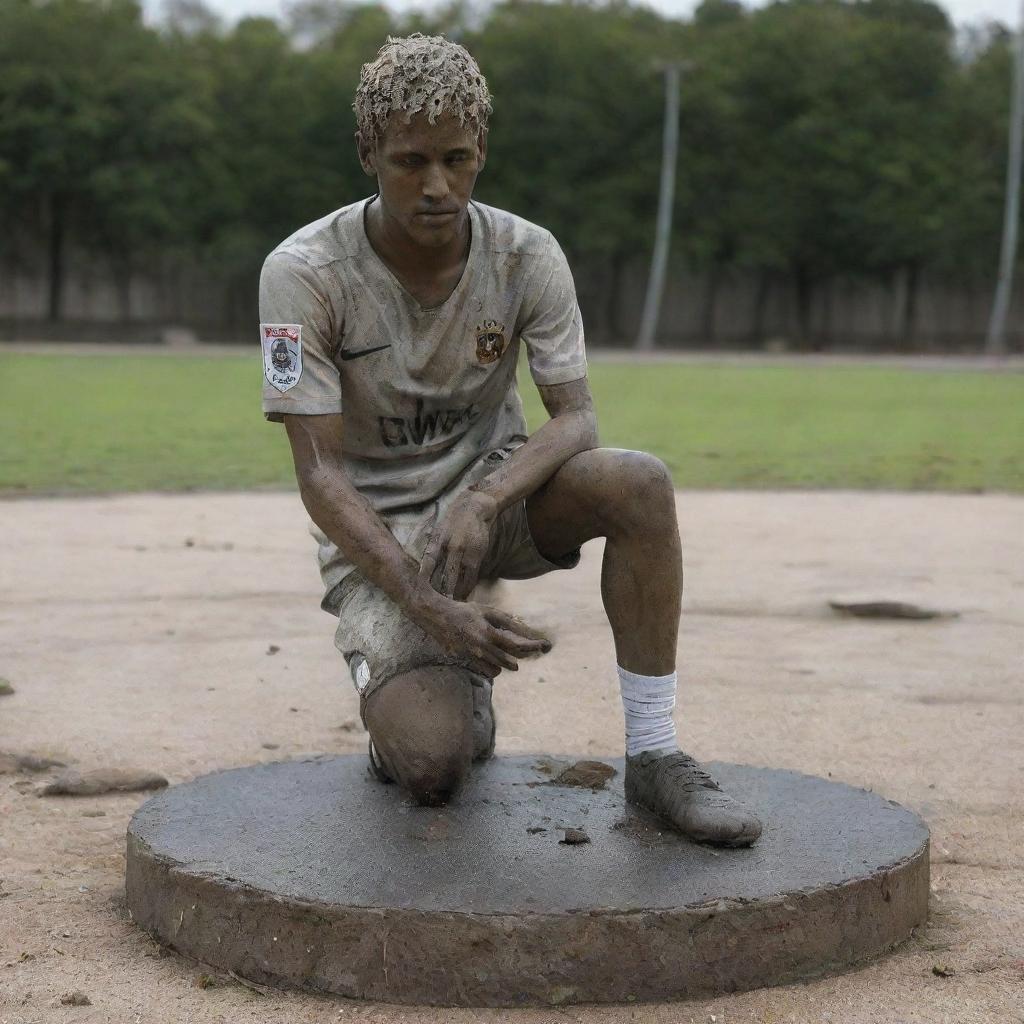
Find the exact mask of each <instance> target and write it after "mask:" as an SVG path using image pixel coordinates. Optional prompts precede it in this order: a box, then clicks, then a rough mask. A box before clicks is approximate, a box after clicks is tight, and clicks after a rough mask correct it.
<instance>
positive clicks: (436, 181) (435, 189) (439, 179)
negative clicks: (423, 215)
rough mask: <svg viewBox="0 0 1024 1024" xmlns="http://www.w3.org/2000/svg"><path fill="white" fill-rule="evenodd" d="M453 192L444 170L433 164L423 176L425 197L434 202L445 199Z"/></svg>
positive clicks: (437, 164)
mask: <svg viewBox="0 0 1024 1024" xmlns="http://www.w3.org/2000/svg"><path fill="white" fill-rule="evenodd" d="M450 191H451V189H449V187H448V179H447V178H446V177H445V173H444V168H443V167H442V166H441V165H440V164H439V163H431V164H428V165H427V168H426V170H425V172H424V174H423V195H424V197H425V198H427V199H430V200H432V201H434V202H439V201H440V200H442V199H444V198H445V197H446V196H447V195H448V193H449V192H450Z"/></svg>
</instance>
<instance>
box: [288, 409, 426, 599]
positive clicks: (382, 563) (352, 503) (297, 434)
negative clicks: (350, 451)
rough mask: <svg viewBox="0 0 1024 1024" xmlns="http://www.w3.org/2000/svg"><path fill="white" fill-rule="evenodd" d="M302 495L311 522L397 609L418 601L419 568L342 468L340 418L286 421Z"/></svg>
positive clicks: (326, 417) (310, 417)
mask: <svg viewBox="0 0 1024 1024" xmlns="http://www.w3.org/2000/svg"><path fill="white" fill-rule="evenodd" d="M284 425H285V429H286V430H287V432H288V441H289V442H290V443H291V447H292V458H293V460H294V462H295V476H296V478H297V480H298V483H299V494H300V495H301V497H302V503H303V505H305V506H306V511H307V512H308V513H309V516H310V518H311V519H312V520H313V522H314V523H316V525H317V526H319V527H320V529H321V530H323V532H324V533H325V534H326V535H327V537H328V538H329V539H330V540H331V541H333V543H335V544H336V545H337V546H338V548H339V549H340V550H341V551H342V552H343V553H344V555H345V557H346V558H348V559H349V561H350V562H351V563H352V564H353V565H354V566H355V567H356V568H357V569H358V570H359V571H360V572H361V573H362V574H363V575H364V576H365V577H366V578H367V579H368V580H370V581H371V582H372V583H373V584H375V585H376V586H378V587H380V589H381V590H383V591H384V593H385V594H387V595H388V597H390V598H391V600H392V601H394V602H395V603H396V604H397V605H399V607H401V608H403V609H408V608H409V607H410V606H412V605H414V604H415V603H416V602H417V600H419V599H420V597H421V595H420V593H419V592H420V590H421V588H420V585H419V581H418V578H417V573H418V572H419V565H418V564H417V562H416V559H414V558H413V557H412V556H411V555H410V554H408V553H407V552H406V551H405V550H403V548H402V546H401V544H399V543H398V541H397V540H395V538H394V535H393V534H392V533H391V531H390V530H389V529H388V528H387V527H386V526H385V525H384V522H383V521H382V520H381V518H380V516H379V515H377V513H376V512H375V511H374V510H373V507H372V506H371V505H370V503H369V502H368V501H367V500H366V498H364V497H363V495H361V494H360V493H359V492H358V491H357V490H356V489H355V487H354V486H353V485H352V482H351V481H350V480H349V478H348V475H347V474H346V473H345V470H344V468H343V464H342V449H341V438H342V433H341V432H342V417H341V416H340V415H326V416H285V417H284Z"/></svg>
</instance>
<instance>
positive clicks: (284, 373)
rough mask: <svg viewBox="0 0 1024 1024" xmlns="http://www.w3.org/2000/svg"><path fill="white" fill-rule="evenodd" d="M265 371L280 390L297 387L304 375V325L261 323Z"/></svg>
mask: <svg viewBox="0 0 1024 1024" xmlns="http://www.w3.org/2000/svg"><path fill="white" fill-rule="evenodd" d="M260 341H261V343H262V345H263V372H264V374H265V375H266V378H267V381H268V382H269V383H270V385H271V386H272V387H275V388H277V390H278V391H281V392H285V391H287V390H288V389H289V388H293V387H295V385H296V384H298V382H299V378H300V377H301V376H302V325H301V324H260Z"/></svg>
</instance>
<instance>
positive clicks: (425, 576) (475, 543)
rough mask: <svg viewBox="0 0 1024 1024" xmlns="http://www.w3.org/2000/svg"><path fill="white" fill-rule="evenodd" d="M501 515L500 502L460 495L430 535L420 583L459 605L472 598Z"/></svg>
mask: <svg viewBox="0 0 1024 1024" xmlns="http://www.w3.org/2000/svg"><path fill="white" fill-rule="evenodd" d="M498 511H499V510H498V504H497V502H496V501H495V500H494V499H493V498H492V497H490V495H487V494H484V493H483V492H481V491H466V492H464V493H463V494H462V495H460V496H459V498H457V499H456V501H455V502H454V503H453V504H452V507H451V508H450V509H449V510H448V514H447V515H446V516H445V517H444V518H443V519H442V520H441V521H440V522H439V523H438V524H437V525H436V526H435V527H434V531H433V533H431V535H430V540H429V541H428V543H427V549H426V551H424V553H423V560H422V561H421V562H420V579H421V580H426V581H428V582H430V583H431V584H432V586H433V587H434V588H435V589H436V590H437V592H438V593H439V594H443V595H444V596H445V597H454V598H455V600H457V601H464V600H465V599H466V598H467V597H469V595H470V594H471V593H472V592H473V588H474V587H475V586H476V584H477V580H478V579H479V578H480V566H481V564H482V563H483V560H484V558H485V557H486V555H487V549H488V547H489V546H490V543H491V525H492V524H493V523H494V520H495V519H497V517H498ZM435 575H437V576H438V578H437V579H435V578H434V577H435Z"/></svg>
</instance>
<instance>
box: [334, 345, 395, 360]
mask: <svg viewBox="0 0 1024 1024" xmlns="http://www.w3.org/2000/svg"><path fill="white" fill-rule="evenodd" d="M385 348H391V346H390V345H377V346H376V347H374V348H357V349H353V350H351V351H348V352H346V351H345V349H342V350H341V353H340V355H341V358H342V359H343V360H344V361H345V362H346V363H347V362H348V361H349V360H350V359H361V358H362V357H363V356H368V355H370V354H371V353H373V352H380V351H381V349H385Z"/></svg>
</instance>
